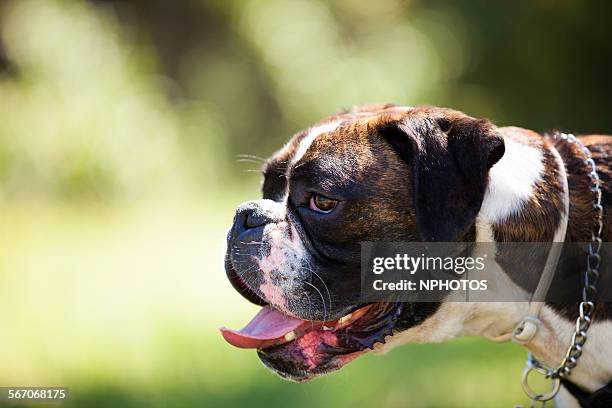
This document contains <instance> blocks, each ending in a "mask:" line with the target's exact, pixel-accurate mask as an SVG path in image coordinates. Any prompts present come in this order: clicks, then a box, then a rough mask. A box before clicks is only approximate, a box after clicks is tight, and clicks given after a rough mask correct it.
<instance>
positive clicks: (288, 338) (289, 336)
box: [285, 331, 296, 341]
mask: <svg viewBox="0 0 612 408" xmlns="http://www.w3.org/2000/svg"><path fill="white" fill-rule="evenodd" d="M295 337H296V336H295V332H294V331H290V332H289V333H287V334H285V340H286V341H291V340H293V339H295Z"/></svg>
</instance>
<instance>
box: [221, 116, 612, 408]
mask: <svg viewBox="0 0 612 408" xmlns="http://www.w3.org/2000/svg"><path fill="white" fill-rule="evenodd" d="M580 139H581V140H582V142H583V143H584V144H585V145H586V146H587V147H588V148H589V149H590V151H591V152H592V156H593V158H594V160H595V162H596V163H597V169H598V173H599V176H600V178H601V185H602V188H603V203H604V206H605V208H604V228H603V232H602V238H603V240H604V241H608V240H609V239H610V233H611V227H610V225H611V223H610V216H611V214H610V208H611V207H610V203H612V190H611V188H610V179H611V178H612V168H611V160H612V159H611V158H612V137H611V136H600V135H591V136H581V137H580ZM584 160H585V153H584V152H583V151H582V150H581V149H580V148H579V147H578V146H577V145H572V144H568V143H561V142H555V141H554V140H553V139H551V138H547V137H545V136H543V135H540V134H538V133H535V132H533V131H530V130H526V129H521V128H517V127H496V126H495V125H493V124H492V123H490V122H489V121H487V120H481V119H475V118H472V117H470V116H467V115H465V114H463V113H461V112H458V111H455V110H450V109H443V108H436V107H415V108H411V107H401V106H396V105H388V104H387V105H368V106H362V107H357V108H353V109H352V110H350V111H347V112H342V113H340V114H336V115H334V116H331V117H329V118H327V119H325V120H323V121H321V122H319V123H318V124H316V125H315V126H313V127H311V128H309V129H306V130H304V131H301V132H299V133H297V134H296V135H295V136H293V138H292V139H291V140H290V141H289V142H288V143H287V144H286V145H285V146H284V147H283V148H282V149H280V150H279V151H278V152H276V153H275V154H274V155H273V156H272V157H271V158H270V159H269V160H268V161H267V162H266V163H265V166H264V168H263V174H264V180H263V186H262V193H263V199H260V200H255V201H249V202H245V203H243V204H242V205H240V206H239V207H238V209H237V211H236V215H235V218H234V223H233V226H232V227H231V229H230V231H229V234H228V238H227V254H226V259H225V267H226V272H227V276H228V277H229V280H230V281H231V283H232V285H233V286H234V288H235V289H236V290H237V291H238V292H239V293H240V294H242V295H243V296H244V297H245V298H246V299H248V300H249V301H251V302H254V303H256V304H258V305H261V306H262V309H261V311H260V312H259V313H258V314H257V315H256V316H255V317H254V318H253V319H252V321H251V322H250V323H248V324H247V326H246V327H245V328H243V329H242V330H229V329H226V328H222V329H221V332H222V334H223V336H224V338H225V339H226V340H227V341H228V342H229V343H231V344H232V345H234V346H236V347H241V348H249V349H256V350H257V354H258V355H259V357H260V359H261V360H262V361H263V363H264V364H265V365H266V366H267V367H269V368H270V369H272V370H274V371H275V372H276V373H278V374H279V375H280V376H282V377H284V378H287V379H291V380H294V381H304V380H309V379H311V378H313V377H316V376H319V375H322V374H324V373H327V372H330V371H332V370H336V369H338V368H340V367H342V366H344V365H345V364H347V363H348V362H350V361H351V360H353V359H355V358H356V357H358V356H360V355H362V354H364V353H365V352H367V351H368V350H372V349H374V350H381V351H384V350H388V349H389V348H391V347H393V346H396V345H399V344H403V343H411V342H412V343H424V342H439V341H444V340H447V339H451V338H454V337H456V336H460V335H470V336H472V335H479V336H483V337H485V338H488V339H493V340H495V341H503V340H508V339H510V336H511V333H512V331H513V329H514V328H515V326H516V325H517V323H518V322H519V321H520V320H521V318H522V317H523V316H525V315H526V314H527V308H528V304H527V303H524V302H514V303H513V302H497V303H496V302H486V303H469V302H464V303H458V302H438V303H401V304H400V303H392V302H380V303H374V304H363V303H362V302H361V300H360V296H359V295H360V284H361V276H360V267H361V264H360V243H361V242H364V241H374V242H376V241H387V242H390V241H426V242H437V241H440V242H462V241H468V242H469V241H484V242H549V241H552V240H553V238H554V237H555V233H556V232H557V230H558V228H559V225H560V223H561V221H562V218H563V214H564V208H566V207H564V202H563V194H564V191H563V185H565V186H568V187H569V200H570V202H569V204H570V205H569V214H568V217H569V221H568V223H567V232H566V234H565V236H564V237H562V238H563V239H564V240H565V241H567V242H588V241H589V239H590V237H591V232H592V230H593V226H594V223H595V221H596V213H595V211H594V210H593V203H594V202H595V197H594V194H593V192H591V191H590V189H589V187H590V186H589V178H588V177H587V175H588V173H589V171H590V169H589V168H588V166H586V164H585V163H584ZM564 183H566V184H564ZM583 271H584V266H583V264H577V265H575V268H574V269H573V273H574V275H575V276H573V277H570V282H573V284H572V285H570V288H569V293H570V296H571V299H572V302H573V303H572V304H546V305H545V306H544V307H543V308H542V310H541V312H540V319H541V321H542V327H541V328H540V330H539V331H538V333H537V336H535V338H534V339H533V340H532V341H530V342H529V343H528V344H526V345H525V346H526V347H527V348H528V349H529V350H530V351H531V352H532V353H533V354H534V355H535V357H536V358H537V359H538V360H539V361H540V362H543V363H545V364H547V365H549V366H556V365H558V364H559V363H560V362H561V361H562V360H563V357H564V355H565V352H566V350H567V347H568V345H569V344H570V340H571V335H572V333H573V330H574V320H575V318H576V316H577V313H578V306H577V302H579V301H580V294H581V289H582V279H583V273H584V272H583ZM559 282H563V284H565V285H567V282H568V279H567V277H565V279H564V280H560V281H559V280H558V279H557V278H555V280H553V283H552V287H553V288H554V287H555V285H558V284H559ZM601 284H606V285H609V280H606V279H605V277H602V280H601V281H600V285H601ZM611 344H612V308H611V307H610V304H604V303H599V304H598V305H597V307H596V312H595V321H594V323H593V324H592V326H591V328H590V330H589V337H588V343H587V345H586V346H585V348H584V354H583V356H582V358H581V359H580V362H579V364H578V366H577V367H576V368H575V369H574V371H573V372H572V374H571V377H570V379H571V381H572V382H573V383H574V384H576V385H577V386H578V387H580V389H582V390H585V391H593V390H596V389H598V388H600V387H602V386H603V385H605V384H607V383H608V382H609V381H610V380H612V351H611V350H610V345H611ZM574 402H575V401H574ZM571 403H572V400H571V398H567V399H566V404H568V406H571Z"/></svg>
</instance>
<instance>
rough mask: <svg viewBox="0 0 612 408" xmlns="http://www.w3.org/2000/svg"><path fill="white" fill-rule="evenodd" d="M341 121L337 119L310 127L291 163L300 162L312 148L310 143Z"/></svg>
mask: <svg viewBox="0 0 612 408" xmlns="http://www.w3.org/2000/svg"><path fill="white" fill-rule="evenodd" d="M340 123H341V121H339V120H335V121H333V122H328V123H324V124H322V125H319V126H315V127H313V128H312V129H310V131H309V132H308V134H307V135H306V136H304V138H303V139H302V140H300V144H299V145H298V147H297V148H296V149H295V153H294V154H293V158H292V159H291V164H292V165H293V164H295V163H297V162H299V161H300V159H301V158H302V157H304V154H306V152H307V151H308V149H309V148H310V145H311V144H312V142H314V141H315V139H316V138H317V136H319V135H322V134H323V133H327V132H331V131H333V130H335V129H336V128H337V127H338V125H339V124H340Z"/></svg>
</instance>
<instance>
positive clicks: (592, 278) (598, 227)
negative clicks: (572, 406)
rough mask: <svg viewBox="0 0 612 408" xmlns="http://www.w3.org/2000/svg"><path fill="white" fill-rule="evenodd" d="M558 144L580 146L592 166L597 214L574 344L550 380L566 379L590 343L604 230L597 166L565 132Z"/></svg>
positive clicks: (588, 151)
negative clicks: (588, 333) (584, 348)
mask: <svg viewBox="0 0 612 408" xmlns="http://www.w3.org/2000/svg"><path fill="white" fill-rule="evenodd" d="M553 140H555V141H559V140H561V141H565V142H567V143H569V144H574V145H577V146H578V147H579V148H580V149H581V150H582V152H583V154H584V155H585V156H586V159H585V161H584V164H585V165H587V166H588V167H589V170H590V172H589V173H588V176H589V179H590V184H591V185H590V186H589V187H590V190H591V192H592V193H593V194H594V196H595V202H594V204H593V210H595V212H596V217H597V220H596V223H595V226H594V228H593V232H592V233H591V240H590V241H589V246H588V254H587V260H586V270H585V272H584V287H583V289H582V301H581V302H580V307H579V310H578V311H579V314H578V318H577V319H576V325H575V329H574V333H573V334H572V341H571V344H570V346H569V348H568V349H567V352H566V353H565V358H564V359H563V361H562V362H561V365H559V367H557V368H555V369H548V376H549V377H551V378H567V377H568V376H569V375H570V374H571V372H572V369H574V367H576V365H577V364H578V359H579V358H580V356H582V349H583V347H584V344H585V343H586V341H587V332H588V330H589V327H590V326H591V322H592V317H593V312H594V311H595V296H596V295H597V281H598V279H599V264H600V262H601V256H600V255H599V250H600V249H601V244H602V240H601V233H602V231H603V205H602V200H601V199H602V190H601V182H600V180H599V174H598V173H597V166H596V164H595V161H594V160H593V157H592V155H591V151H590V150H589V149H588V148H587V147H586V146H585V145H584V144H583V143H582V141H581V140H580V139H578V138H577V137H576V136H574V135H571V134H566V133H561V134H558V135H557V134H555V135H554V136H553Z"/></svg>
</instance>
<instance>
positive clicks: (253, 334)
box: [220, 306, 306, 348]
mask: <svg viewBox="0 0 612 408" xmlns="http://www.w3.org/2000/svg"><path fill="white" fill-rule="evenodd" d="M304 323H306V321H304V320H300V319H296V318H294V317H290V316H287V315H284V314H282V313H280V312H279V311H277V310H276V309H273V308H272V307H270V306H264V307H263V308H262V309H261V310H260V311H259V313H257V314H256V315H255V317H254V318H253V320H251V321H250V322H249V323H248V324H247V325H246V326H245V327H244V328H243V329H242V330H230V329H226V328H225V327H221V329H220V330H221V334H222V335H223V338H224V339H225V340H226V341H227V342H228V343H229V344H231V345H233V346H236V347H240V348H264V347H270V346H273V345H275V344H281V343H284V342H285V340H284V336H285V334H287V333H289V332H291V331H293V330H295V329H297V328H298V327H300V326H301V325H302V324H304Z"/></svg>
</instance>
